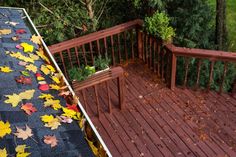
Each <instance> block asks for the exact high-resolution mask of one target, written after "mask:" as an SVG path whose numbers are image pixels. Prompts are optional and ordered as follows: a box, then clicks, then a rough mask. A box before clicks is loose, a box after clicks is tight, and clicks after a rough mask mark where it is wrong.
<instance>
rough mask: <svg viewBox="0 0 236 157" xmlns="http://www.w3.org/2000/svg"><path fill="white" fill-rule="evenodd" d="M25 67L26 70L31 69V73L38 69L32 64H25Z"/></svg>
mask: <svg viewBox="0 0 236 157" xmlns="http://www.w3.org/2000/svg"><path fill="white" fill-rule="evenodd" d="M25 67H26V69H27V70H29V71H32V72H33V73H36V72H37V70H38V68H37V67H36V66H35V65H33V64H29V65H26V66H25Z"/></svg>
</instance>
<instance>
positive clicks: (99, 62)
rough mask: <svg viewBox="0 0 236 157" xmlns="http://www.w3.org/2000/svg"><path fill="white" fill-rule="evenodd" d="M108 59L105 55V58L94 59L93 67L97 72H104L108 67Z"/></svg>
mask: <svg viewBox="0 0 236 157" xmlns="http://www.w3.org/2000/svg"><path fill="white" fill-rule="evenodd" d="M109 63H110V59H109V58H108V56H107V55H106V56H105V58H102V56H101V55H99V56H98V57H97V58H95V59H94V66H95V68H96V69H97V70H104V69H106V68H108V67H109Z"/></svg>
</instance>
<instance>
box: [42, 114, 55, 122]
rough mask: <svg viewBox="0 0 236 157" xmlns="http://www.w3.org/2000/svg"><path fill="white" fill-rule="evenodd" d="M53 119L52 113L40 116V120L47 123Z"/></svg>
mask: <svg viewBox="0 0 236 157" xmlns="http://www.w3.org/2000/svg"><path fill="white" fill-rule="evenodd" d="M53 119H54V117H53V115H44V116H41V120H42V121H43V122H45V123H48V122H50V121H52V120H53Z"/></svg>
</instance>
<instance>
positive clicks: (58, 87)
mask: <svg viewBox="0 0 236 157" xmlns="http://www.w3.org/2000/svg"><path fill="white" fill-rule="evenodd" d="M49 87H50V88H51V89H55V90H59V89H60V86H58V85H55V84H50V85H49Z"/></svg>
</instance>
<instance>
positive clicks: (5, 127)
mask: <svg viewBox="0 0 236 157" xmlns="http://www.w3.org/2000/svg"><path fill="white" fill-rule="evenodd" d="M10 133H11V124H10V123H9V122H6V123H4V122H3V121H0V137H1V138H3V137H4V136H6V135H7V134H10Z"/></svg>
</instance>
